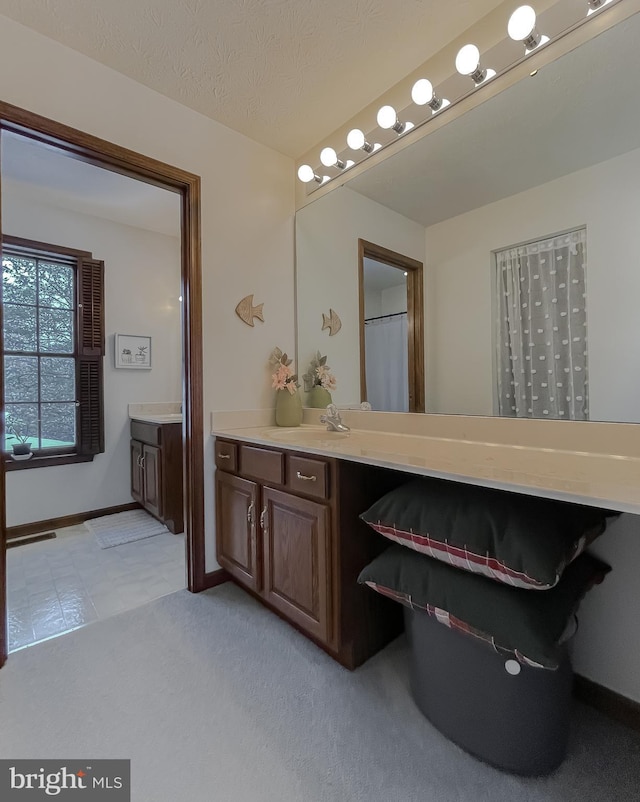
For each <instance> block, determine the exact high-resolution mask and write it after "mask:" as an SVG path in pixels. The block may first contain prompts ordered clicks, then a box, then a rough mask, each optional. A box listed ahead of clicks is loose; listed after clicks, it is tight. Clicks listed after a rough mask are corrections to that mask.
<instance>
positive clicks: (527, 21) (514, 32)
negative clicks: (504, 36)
mask: <svg viewBox="0 0 640 802" xmlns="http://www.w3.org/2000/svg"><path fill="white" fill-rule="evenodd" d="M535 27H536V12H535V11H534V10H533V9H532V8H531V6H520V8H516V10H515V11H514V12H513V14H512V15H511V17H510V18H509V25H508V26H507V33H508V34H509V36H510V37H511V38H512V39H513V40H514V41H516V42H522V41H523V40H524V39H526V38H527V36H530V35H531V34H532V33H533V31H534V30H535Z"/></svg>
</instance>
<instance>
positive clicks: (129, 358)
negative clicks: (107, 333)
mask: <svg viewBox="0 0 640 802" xmlns="http://www.w3.org/2000/svg"><path fill="white" fill-rule="evenodd" d="M114 340H115V352H114V357H115V366H116V367H117V368H130V369H132V370H151V337H142V336H140V335H138V334H116V335H115V337H114Z"/></svg>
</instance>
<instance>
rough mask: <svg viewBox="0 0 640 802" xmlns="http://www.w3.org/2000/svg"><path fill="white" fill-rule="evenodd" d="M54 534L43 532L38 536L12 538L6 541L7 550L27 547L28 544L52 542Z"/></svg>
mask: <svg viewBox="0 0 640 802" xmlns="http://www.w3.org/2000/svg"><path fill="white" fill-rule="evenodd" d="M55 536H56V533H55V532H43V533H42V534H40V535H24V537H14V538H11V540H7V548H8V549H13V548H17V547H18V546H28V545H29V544H30V543H40V542H41V541H42V540H53V539H54V538H55Z"/></svg>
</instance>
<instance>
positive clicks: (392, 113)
mask: <svg viewBox="0 0 640 802" xmlns="http://www.w3.org/2000/svg"><path fill="white" fill-rule="evenodd" d="M377 120H378V125H379V126H380V128H393V126H394V125H395V124H396V122H397V121H398V115H397V114H396V110H395V109H394V108H393V106H383V107H382V108H381V109H380V111H379V112H378V117H377Z"/></svg>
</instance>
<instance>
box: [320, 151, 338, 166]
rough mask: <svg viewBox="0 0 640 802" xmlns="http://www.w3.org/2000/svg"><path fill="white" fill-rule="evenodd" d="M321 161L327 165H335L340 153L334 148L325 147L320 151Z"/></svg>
mask: <svg viewBox="0 0 640 802" xmlns="http://www.w3.org/2000/svg"><path fill="white" fill-rule="evenodd" d="M320 161H321V162H322V163H323V164H324V166H325V167H333V166H334V164H336V162H337V161H338V154H337V153H336V152H335V150H334V149H333V148H323V149H322V151H321V152H320Z"/></svg>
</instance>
